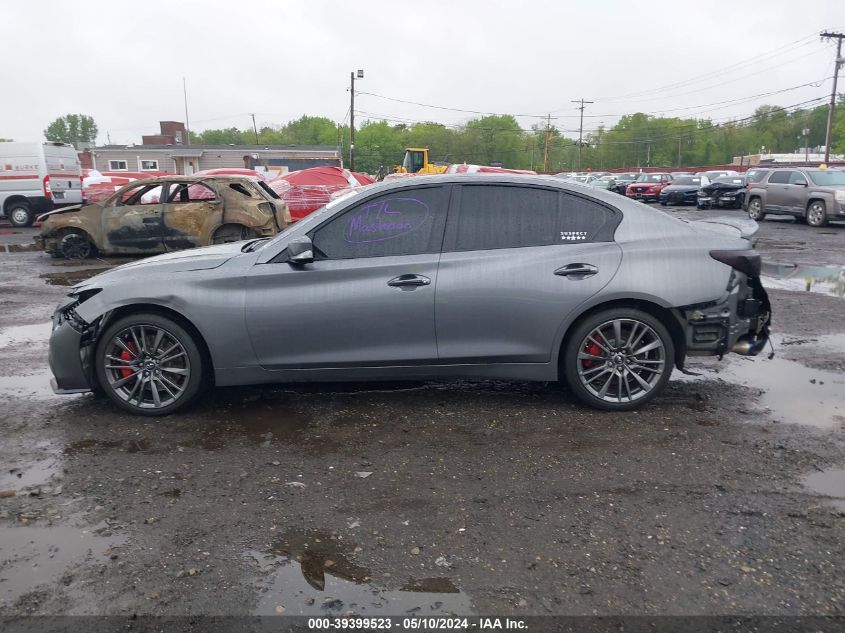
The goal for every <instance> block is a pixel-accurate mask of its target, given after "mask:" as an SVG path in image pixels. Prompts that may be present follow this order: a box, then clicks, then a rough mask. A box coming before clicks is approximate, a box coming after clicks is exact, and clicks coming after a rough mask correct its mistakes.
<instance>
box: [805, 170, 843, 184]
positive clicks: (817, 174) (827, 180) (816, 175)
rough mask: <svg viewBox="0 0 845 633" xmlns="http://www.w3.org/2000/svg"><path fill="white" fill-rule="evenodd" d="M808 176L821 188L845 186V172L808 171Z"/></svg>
mask: <svg viewBox="0 0 845 633" xmlns="http://www.w3.org/2000/svg"><path fill="white" fill-rule="evenodd" d="M807 175H808V176H809V177H810V179H811V180H812V181H813V183H814V184H817V185H821V186H830V185H845V171H828V170H821V169H820V170H818V171H808V172H807Z"/></svg>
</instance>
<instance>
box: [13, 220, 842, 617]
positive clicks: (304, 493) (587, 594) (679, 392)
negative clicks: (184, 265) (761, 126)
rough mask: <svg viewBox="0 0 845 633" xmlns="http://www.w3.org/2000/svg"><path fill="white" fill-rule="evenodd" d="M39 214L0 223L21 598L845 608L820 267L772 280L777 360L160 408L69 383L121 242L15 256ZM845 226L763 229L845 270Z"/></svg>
mask: <svg viewBox="0 0 845 633" xmlns="http://www.w3.org/2000/svg"><path fill="white" fill-rule="evenodd" d="M670 212H671V213H677V214H679V215H681V216H687V217H692V216H698V215H702V214H711V215H712V214H713V213H714V212H712V211H710V212H698V211H696V210H694V209H680V210H672V211H670ZM732 213H737V212H732ZM32 234H33V231H32V230H23V231H21V232H18V233H7V234H3V235H0V244H2V245H3V246H2V247H0V262H2V264H0V281H2V283H0V300H2V304H3V310H2V313H0V350H2V351H0V354H1V355H2V359H3V360H4V362H3V363H1V364H0V419H2V426H0V430H2V442H0V464H2V465H3V466H2V470H0V491H14V496H7V497H3V498H0V615H5V616H12V615H26V614H40V615H55V614H114V615H130V614H141V615H143V614H157V615H188V614H204V615H208V614H212V615H223V614H226V615H231V614H274V613H286V614H317V615H334V614H341V613H347V612H354V613H356V614H376V615H379V614H381V615H384V614H400V615H401V614H404V613H407V612H411V613H417V614H429V615H430V614H436V613H448V612H456V613H466V614H468V613H480V614H490V613H494V614H498V615H517V616H520V615H521V616H528V615H543V614H567V615H591V614H601V615H624V614H650V615H661V614H675V615H678V614H683V615H691V614H738V615H742V614H753V615H760V614H769V615H810V614H813V615H843V613H844V612H845V609H844V608H843V605H845V577H844V576H843V574H842V560H843V559H845V539H843V535H845V529H843V527H844V524H843V516H845V499H843V498H845V475H843V473H845V471H843V470H842V469H843V467H845V441H843V436H844V435H845V434H843V431H845V389H843V388H842V384H843V381H845V375H843V371H845V363H843V360H842V359H843V358H845V323H843V319H842V316H843V313H845V311H843V307H845V304H843V300H842V298H840V297H837V296H835V292H833V291H830V290H827V289H826V288H827V287H826V286H824V284H823V283H821V282H819V284H817V285H816V286H815V287H814V288H813V289H814V290H817V292H801V291H795V290H773V291H772V292H771V298H772V303H773V305H774V310H775V331H776V333H777V337H776V343H777V349H778V355H777V357H776V358H775V359H774V360H771V361H770V360H767V359H766V358H765V356H762V355H761V356H760V357H757V358H755V359H750V360H749V359H744V358H740V357H731V358H726V359H725V360H724V361H722V362H721V363H719V362H718V361H717V360H716V359H696V360H694V362H691V363H690V365H689V366H690V369H692V370H693V371H695V372H696V373H698V374H700V375H698V376H684V375H682V374H680V373H679V372H676V373H675V377H674V379H673V381H672V382H671V383H670V386H669V389H668V391H667V393H666V394H665V395H664V396H663V397H662V398H660V399H659V400H658V401H656V402H655V403H653V404H652V405H650V406H649V407H647V408H646V409H644V410H642V411H639V412H631V413H619V414H608V413H599V412H596V411H592V410H589V409H586V408H584V407H582V406H580V405H579V404H577V403H576V402H575V401H574V399H573V398H572V397H570V396H569V394H567V393H566V392H565V390H563V389H561V388H559V387H558V386H557V385H547V384H528V383H513V382H503V381H502V382H499V381H485V382H474V383H469V382H450V383H402V384H385V383H378V384H358V385H356V384H348V385H347V384H345V385H332V386H310V387H296V388H287V387H284V386H278V387H269V388H228V389H219V390H217V391H215V392H213V393H211V394H209V396H208V397H207V398H205V400H204V401H203V402H202V403H200V404H199V405H198V406H196V407H194V408H193V409H192V410H190V411H189V412H187V413H185V414H182V415H178V416H171V417H168V418H164V419H158V420H148V419H141V418H135V417H131V416H127V415H124V414H122V413H121V412H119V411H118V410H117V409H115V408H114V407H112V406H111V405H110V404H109V403H108V402H107V401H105V400H103V399H99V398H96V397H94V396H91V395H83V396H61V397H60V396H54V395H53V394H52V392H51V391H50V389H49V386H47V384H46V382H47V379H48V377H49V373H48V370H47V367H46V355H45V354H46V339H47V336H48V335H49V325H47V323H48V320H49V315H50V313H51V312H52V309H53V307H54V305H55V304H56V303H57V302H58V301H59V299H60V298H61V297H62V296H63V295H64V294H65V292H66V287H65V286H63V285H61V284H63V283H72V282H73V281H75V280H78V279H79V278H81V277H82V276H84V275H86V274H90V271H91V270H93V269H102V268H104V267H107V266H110V265H113V264H114V263H115V261H118V260H109V261H96V262H91V263H89V264H87V265H85V266H79V265H68V263H67V262H59V261H56V260H51V259H50V258H48V257H46V256H44V255H42V254H40V253H36V252H4V251H7V250H8V249H7V248H6V246H7V245H20V244H23V245H25V244H26V243H28V242H29V240H30V239H31V235H32ZM843 236H845V226H842V227H828V228H827V229H824V230H821V231H816V230H813V229H811V228H810V227H807V226H805V225H801V224H797V223H794V222H791V221H777V220H775V221H766V222H764V223H763V224H762V225H761V230H760V232H759V234H758V240H757V245H758V248H759V249H760V250H761V252H762V253H763V255H764V259H765V260H766V261H767V262H769V263H771V262H777V263H797V264H800V265H803V266H821V265H831V266H845V248H843ZM13 250H15V251H19V250H20V249H19V248H18V249H13ZM831 270H834V272H835V270H836V269H831ZM85 271H88V272H85ZM0 494H2V493H0ZM7 494H11V492H9V493H7Z"/></svg>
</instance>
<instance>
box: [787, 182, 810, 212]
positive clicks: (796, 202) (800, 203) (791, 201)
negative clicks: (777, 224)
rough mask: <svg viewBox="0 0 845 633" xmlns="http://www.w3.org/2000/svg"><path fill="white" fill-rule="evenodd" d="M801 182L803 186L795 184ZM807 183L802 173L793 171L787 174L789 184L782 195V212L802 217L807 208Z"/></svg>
mask: <svg viewBox="0 0 845 633" xmlns="http://www.w3.org/2000/svg"><path fill="white" fill-rule="evenodd" d="M799 182H803V183H804V184H801V185H799V184H797V183H799ZM808 185H809V181H808V180H807V176H806V175H804V173H803V172H800V171H793V172H790V174H789V184H788V185H787V188H786V192H785V194H784V209H783V210H784V211H788V212H789V213H793V214H796V215H803V214H804V211H805V209H806V208H807V186H808Z"/></svg>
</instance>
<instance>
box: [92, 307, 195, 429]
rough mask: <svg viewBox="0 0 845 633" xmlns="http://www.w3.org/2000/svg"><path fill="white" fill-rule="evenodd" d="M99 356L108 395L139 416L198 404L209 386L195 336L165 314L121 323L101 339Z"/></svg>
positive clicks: (102, 384)
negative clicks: (206, 383)
mask: <svg viewBox="0 0 845 633" xmlns="http://www.w3.org/2000/svg"><path fill="white" fill-rule="evenodd" d="M95 354H96V356H95V359H94V363H95V371H96V374H97V381H98V383H99V385H100V387H101V388H102V390H103V392H104V393H105V395H106V396H107V397H108V398H109V400H111V401H112V402H113V403H114V404H116V405H117V406H118V407H119V408H121V409H123V410H124V411H128V412H130V413H134V414H136V415H144V416H162V415H168V414H170V413H173V412H175V411H177V410H179V409H181V408H183V407H185V406H188V405H189V404H190V403H191V402H192V401H193V400H195V399H196V398H197V396H198V395H199V394H200V393H201V392H202V389H203V387H204V384H205V381H204V380H203V375H204V372H205V371H206V370H207V367H206V363H205V361H204V358H203V354H202V352H201V351H200V348H199V345H198V344H197V341H196V339H195V335H194V334H192V333H191V332H189V331H188V330H187V329H186V328H185V327H184V326H183V325H181V324H180V323H178V322H177V321H174V320H173V319H170V318H168V317H166V316H163V315H161V314H156V313H150V312H140V313H138V314H130V315H128V316H125V317H123V318H121V319H118V320H117V321H115V322H114V323H113V324H112V325H110V326H109V327H108V329H106V331H105V333H104V334H103V335H102V336H101V337H100V341H99V342H98V343H97V349H96V352H95Z"/></svg>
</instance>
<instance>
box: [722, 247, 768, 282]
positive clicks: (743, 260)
mask: <svg viewBox="0 0 845 633" xmlns="http://www.w3.org/2000/svg"><path fill="white" fill-rule="evenodd" d="M710 257H712V258H713V259H715V260H716V261H717V262H722V263H723V264H727V265H728V266H730V267H731V268H733V269H734V270H738V271H739V272H741V273H745V274H746V275H748V276H749V277H759V276H760V268H761V264H762V262H761V259H760V254H759V253H755V252H754V251H749V250H744V251H710Z"/></svg>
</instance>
